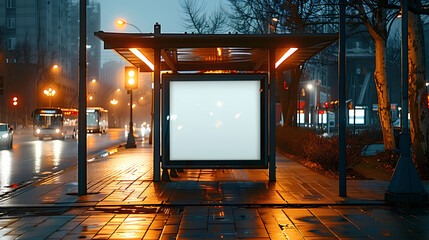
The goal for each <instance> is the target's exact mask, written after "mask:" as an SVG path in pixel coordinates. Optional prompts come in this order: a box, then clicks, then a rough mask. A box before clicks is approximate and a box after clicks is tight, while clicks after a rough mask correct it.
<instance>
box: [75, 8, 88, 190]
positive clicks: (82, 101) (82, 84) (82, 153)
mask: <svg viewBox="0 0 429 240" xmlns="http://www.w3.org/2000/svg"><path fill="white" fill-rule="evenodd" d="M79 3H80V4H79V7H80V8H79V9H80V11H79V13H80V28H79V32H80V33H79V36H80V39H79V117H78V118H79V119H78V123H79V124H78V131H79V138H78V163H77V164H78V168H77V174H78V195H79V196H82V195H86V194H88V193H87V166H86V155H87V152H86V151H87V150H86V104H87V99H86V0H80V2H79Z"/></svg>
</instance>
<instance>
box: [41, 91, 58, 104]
mask: <svg viewBox="0 0 429 240" xmlns="http://www.w3.org/2000/svg"><path fill="white" fill-rule="evenodd" d="M43 93H44V94H46V96H48V97H49V107H52V97H53V96H54V95H55V90H54V89H52V88H49V89H45V91H43Z"/></svg>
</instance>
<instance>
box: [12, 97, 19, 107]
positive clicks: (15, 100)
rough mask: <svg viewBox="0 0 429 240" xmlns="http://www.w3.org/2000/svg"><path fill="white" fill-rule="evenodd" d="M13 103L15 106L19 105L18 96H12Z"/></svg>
mask: <svg viewBox="0 0 429 240" xmlns="http://www.w3.org/2000/svg"><path fill="white" fill-rule="evenodd" d="M12 101H13V102H12V105H13V106H14V107H16V106H18V98H17V97H13V98H12Z"/></svg>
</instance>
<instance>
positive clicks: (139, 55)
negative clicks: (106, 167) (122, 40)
mask: <svg viewBox="0 0 429 240" xmlns="http://www.w3.org/2000/svg"><path fill="white" fill-rule="evenodd" d="M129 50H130V52H132V53H133V54H134V55H136V57H138V58H139V59H140V60H142V61H143V62H144V63H146V65H147V66H148V67H149V68H150V69H152V71H154V70H155V66H154V65H153V63H152V62H151V61H149V59H147V57H146V56H145V55H143V53H141V52H140V51H139V50H138V49H137V48H130V49H129Z"/></svg>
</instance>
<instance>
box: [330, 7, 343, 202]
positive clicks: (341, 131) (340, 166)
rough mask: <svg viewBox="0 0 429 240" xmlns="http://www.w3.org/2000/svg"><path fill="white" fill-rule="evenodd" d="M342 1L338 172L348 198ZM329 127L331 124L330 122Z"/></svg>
mask: <svg viewBox="0 0 429 240" xmlns="http://www.w3.org/2000/svg"><path fill="white" fill-rule="evenodd" d="M345 4H346V3H345V0H341V1H340V26H339V27H340V33H339V34H340V44H339V54H338V58H339V59H338V105H339V106H338V123H339V126H338V147H339V149H338V153H339V154H338V155H339V159H338V170H339V179H338V181H339V196H340V197H346V196H347V182H346V181H347V180H346V165H347V162H346V34H345V33H346V32H345V31H346V17H345V16H346V5H345ZM328 125H329V122H328Z"/></svg>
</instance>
